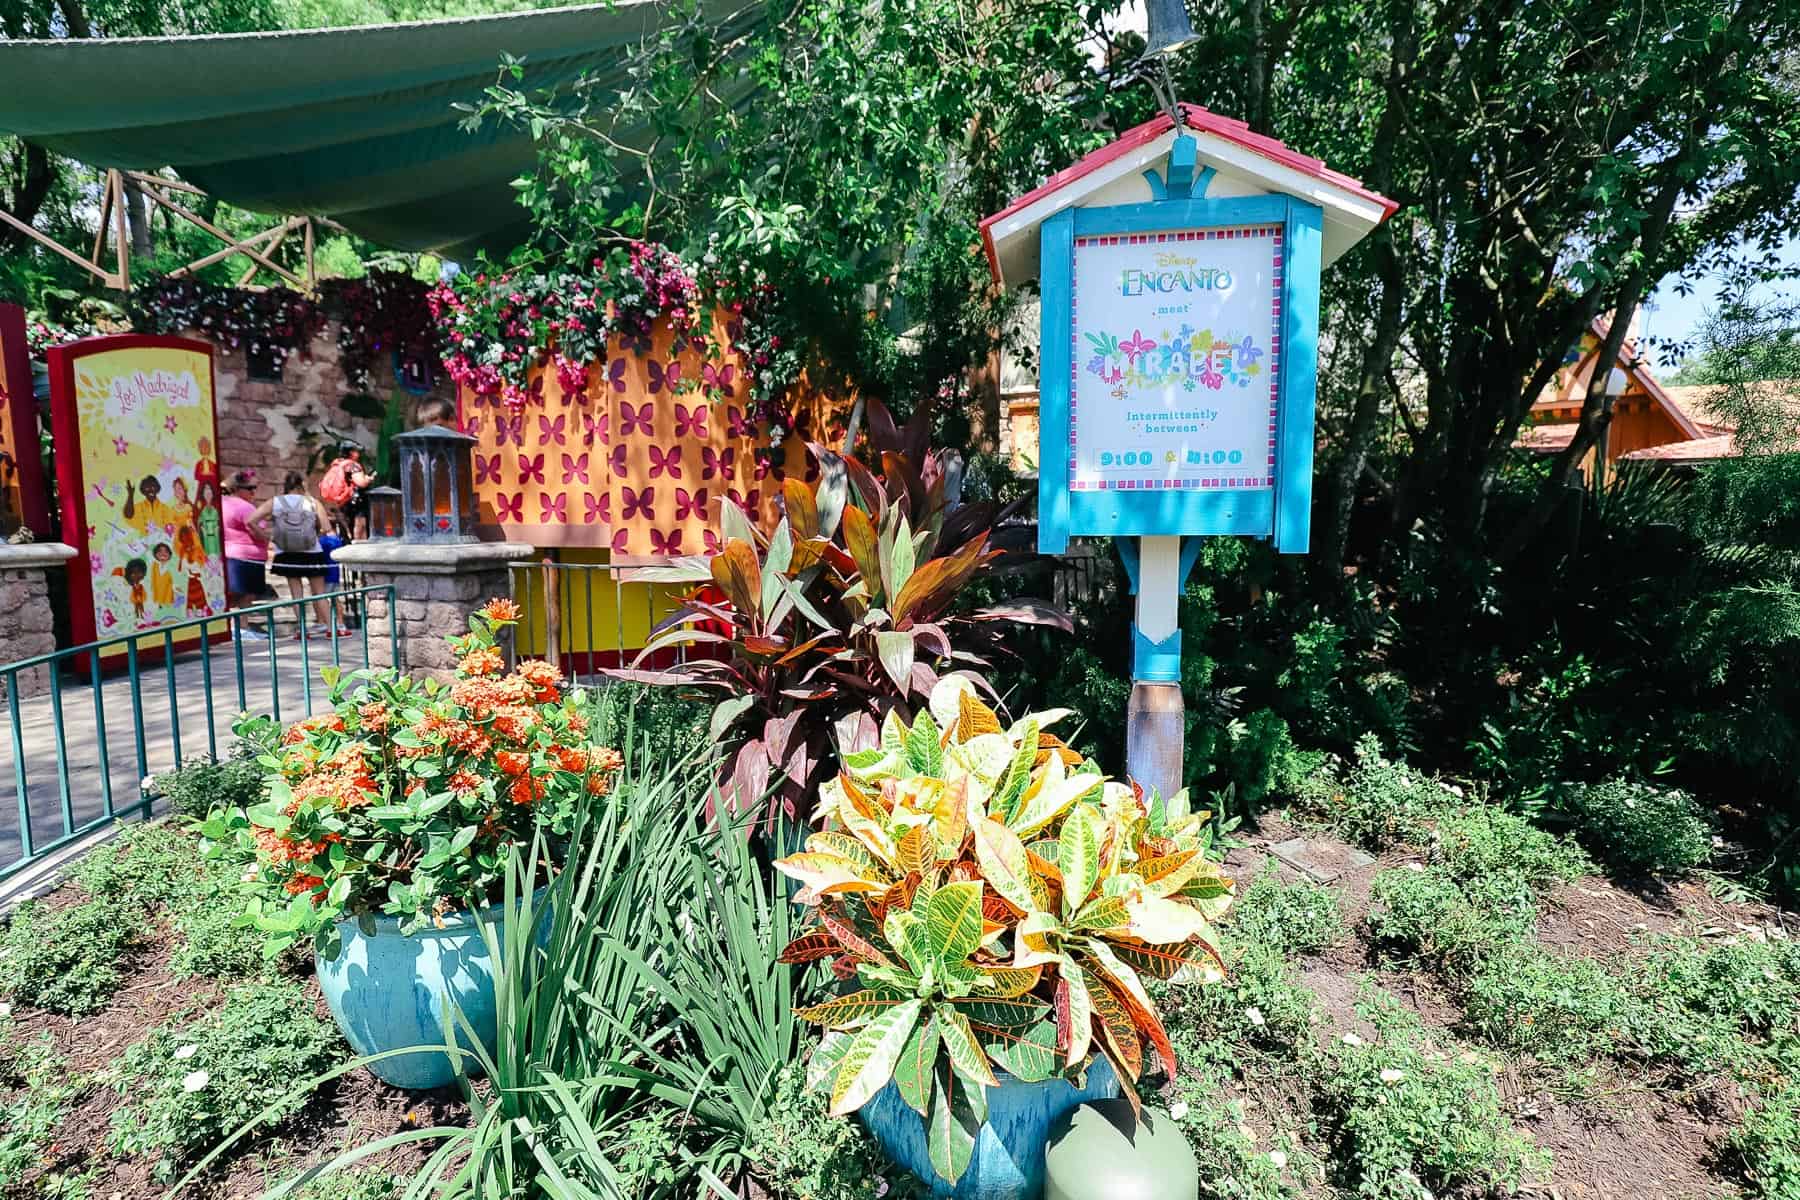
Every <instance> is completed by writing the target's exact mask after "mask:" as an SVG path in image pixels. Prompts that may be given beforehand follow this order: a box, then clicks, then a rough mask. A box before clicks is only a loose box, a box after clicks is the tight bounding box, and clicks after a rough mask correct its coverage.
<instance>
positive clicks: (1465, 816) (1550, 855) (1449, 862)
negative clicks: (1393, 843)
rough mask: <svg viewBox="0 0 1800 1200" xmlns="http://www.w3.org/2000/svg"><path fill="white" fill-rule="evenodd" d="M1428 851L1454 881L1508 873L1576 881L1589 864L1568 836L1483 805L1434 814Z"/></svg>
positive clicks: (1532, 879) (1524, 877)
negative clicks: (1551, 832)
mask: <svg viewBox="0 0 1800 1200" xmlns="http://www.w3.org/2000/svg"><path fill="white" fill-rule="evenodd" d="M1431 850H1432V857H1433V860H1434V861H1435V862H1438V863H1441V864H1442V865H1443V866H1444V868H1445V869H1446V870H1447V871H1448V872H1449V873H1450V875H1451V876H1452V877H1454V878H1456V879H1480V878H1483V877H1487V876H1496V875H1507V876H1512V877H1515V878H1518V879H1522V880H1524V881H1526V882H1528V883H1531V884H1536V885H1543V884H1548V883H1552V882H1556V881H1559V880H1560V881H1564V882H1567V881H1569V880H1572V879H1578V878H1580V877H1581V876H1582V875H1585V874H1587V873H1588V872H1589V871H1590V870H1591V869H1592V866H1593V864H1592V863H1590V862H1589V861H1588V859H1587V856H1586V855H1585V854H1583V853H1582V852H1581V849H1580V848H1579V847H1578V846H1576V845H1574V844H1573V843H1572V842H1570V841H1569V840H1568V839H1566V838H1559V837H1557V836H1555V835H1553V834H1549V833H1546V832H1544V831H1543V830H1541V829H1538V828H1536V827H1535V826H1533V825H1532V824H1531V823H1530V822H1528V821H1526V820H1525V819H1524V818H1522V817H1520V816H1517V815H1516V814H1514V813H1509V812H1507V811H1505V810H1504V809H1499V808H1494V807H1492V806H1490V805H1485V804H1471V805H1469V806H1467V807H1465V808H1459V809H1456V810H1454V811H1452V812H1448V813H1446V814H1444V815H1443V816H1442V817H1440V818H1438V822H1437V826H1436V829H1435V831H1434V832H1433V835H1432V845H1431Z"/></svg>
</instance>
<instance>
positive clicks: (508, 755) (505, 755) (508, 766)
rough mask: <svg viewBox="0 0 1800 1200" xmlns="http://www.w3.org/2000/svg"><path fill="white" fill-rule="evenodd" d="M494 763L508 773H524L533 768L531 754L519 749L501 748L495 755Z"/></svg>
mask: <svg viewBox="0 0 1800 1200" xmlns="http://www.w3.org/2000/svg"><path fill="white" fill-rule="evenodd" d="M494 765H495V766H497V767H499V768H500V769H501V770H502V771H504V772H506V773H507V774H508V775H523V774H524V773H525V772H527V771H529V770H531V755H529V754H520V753H519V752H518V751H517V750H501V751H499V752H498V753H496V754H495V755H494Z"/></svg>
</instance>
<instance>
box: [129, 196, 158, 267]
mask: <svg viewBox="0 0 1800 1200" xmlns="http://www.w3.org/2000/svg"><path fill="white" fill-rule="evenodd" d="M125 223H126V224H127V225H128V226H130V228H131V255H132V257H133V258H137V259H147V258H149V257H150V254H151V252H152V249H153V247H154V244H155V239H154V238H153V237H152V236H151V232H150V202H149V201H148V200H146V199H144V190H143V189H142V188H140V187H139V186H138V185H137V184H135V183H133V182H132V181H131V180H130V179H126V180H125Z"/></svg>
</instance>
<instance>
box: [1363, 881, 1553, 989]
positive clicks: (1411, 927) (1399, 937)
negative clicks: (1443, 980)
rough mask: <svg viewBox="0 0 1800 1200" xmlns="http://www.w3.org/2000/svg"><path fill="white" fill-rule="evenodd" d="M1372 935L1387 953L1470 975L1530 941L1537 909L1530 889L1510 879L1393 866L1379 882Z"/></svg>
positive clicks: (1374, 889) (1370, 927) (1374, 888)
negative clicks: (1493, 957) (1479, 965)
mask: <svg viewBox="0 0 1800 1200" xmlns="http://www.w3.org/2000/svg"><path fill="white" fill-rule="evenodd" d="M1372 895H1373V897H1374V900H1375V905H1374V907H1373V908H1372V909H1371V910H1370V912H1369V917H1368V924H1367V928H1368V932H1369V936H1370V937H1371V938H1372V939H1373V940H1374V941H1375V942H1376V943H1377V944H1378V945H1380V946H1381V947H1382V948H1383V949H1384V950H1386V951H1388V952H1390V953H1394V954H1398V955H1400V956H1403V957H1407V958H1414V959H1418V960H1420V961H1422V962H1426V963H1431V964H1434V965H1437V966H1439V967H1442V968H1444V969H1446V970H1448V971H1450V972H1452V973H1453V974H1460V973H1464V972H1466V971H1468V970H1470V969H1471V968H1472V967H1473V966H1474V965H1475V964H1476V963H1477V962H1478V961H1480V960H1481V959H1482V958H1484V957H1486V956H1488V955H1491V954H1493V953H1495V952H1496V951H1498V950H1499V949H1500V948H1502V947H1504V946H1506V945H1508V944H1510V943H1512V942H1516V941H1520V940H1522V939H1527V938H1530V937H1531V936H1532V934H1533V930H1534V927H1535V925H1536V922H1537V904H1536V901H1535V900H1534V899H1533V898H1532V895H1531V889H1530V887H1529V885H1527V884H1525V883H1523V882H1522V881H1520V880H1518V879H1516V878H1513V877H1510V876H1507V875H1487V876H1482V877H1479V878H1475V879H1458V878H1457V877H1456V876H1454V875H1452V874H1451V873H1450V872H1449V871H1448V870H1446V869H1444V868H1443V867H1441V866H1440V867H1426V868H1423V869H1415V868H1412V867H1395V868H1393V869H1391V870H1387V871H1383V872H1382V873H1381V874H1379V875H1377V876H1376V877H1375V881H1374V884H1373V886H1372Z"/></svg>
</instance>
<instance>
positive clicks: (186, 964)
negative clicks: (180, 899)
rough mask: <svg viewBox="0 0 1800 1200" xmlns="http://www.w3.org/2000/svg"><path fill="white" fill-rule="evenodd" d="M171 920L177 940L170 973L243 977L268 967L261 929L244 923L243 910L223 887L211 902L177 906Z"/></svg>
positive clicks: (170, 961)
mask: <svg viewBox="0 0 1800 1200" xmlns="http://www.w3.org/2000/svg"><path fill="white" fill-rule="evenodd" d="M221 883H223V881H222V880H221ZM174 920H175V930H176V932H177V933H178V934H179V935H180V941H179V942H178V943H177V944H176V947H175V953H174V955H173V956H172V957H171V958H170V960H169V971H170V973H171V974H174V975H205V976H209V977H211V978H214V979H245V978H248V977H249V976H252V975H257V974H260V973H262V972H263V971H264V970H265V969H267V967H268V966H269V962H268V960H267V959H266V958H265V957H264V955H263V942H264V935H263V933H262V931H261V930H259V929H257V928H256V927H255V926H254V925H250V924H246V923H245V922H244V914H243V911H242V909H240V908H239V907H238V905H237V904H236V903H235V902H234V898H233V897H232V896H231V895H230V892H229V891H228V890H227V889H226V888H224V887H221V888H220V891H219V892H218V893H217V894H215V895H214V897H213V898H212V902H211V903H209V904H196V905H191V906H189V907H186V908H183V909H180V910H178V911H177V912H176V913H175V914H174Z"/></svg>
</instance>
